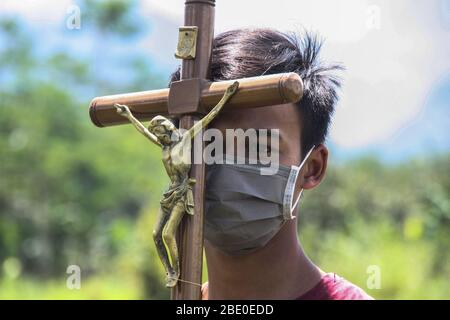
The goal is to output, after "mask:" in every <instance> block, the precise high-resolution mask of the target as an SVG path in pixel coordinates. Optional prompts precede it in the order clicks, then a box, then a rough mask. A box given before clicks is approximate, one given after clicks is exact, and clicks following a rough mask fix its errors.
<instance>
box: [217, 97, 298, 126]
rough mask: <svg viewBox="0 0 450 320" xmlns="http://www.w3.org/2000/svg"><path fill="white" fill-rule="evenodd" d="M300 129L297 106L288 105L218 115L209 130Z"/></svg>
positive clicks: (225, 112)
mask: <svg viewBox="0 0 450 320" xmlns="http://www.w3.org/2000/svg"><path fill="white" fill-rule="evenodd" d="M299 127H300V112H299V110H298V106H297V105H295V104H293V103H289V104H281V105H276V106H268V107H262V108H257V109H242V110H233V111H228V112H227V111H226V109H225V110H224V112H223V113H221V114H220V115H219V117H218V118H216V119H215V120H214V121H213V122H212V123H211V125H210V128H217V129H219V130H225V129H238V128H239V129H244V130H245V129H280V130H288V129H289V130H293V129H295V128H297V129H298V128H299Z"/></svg>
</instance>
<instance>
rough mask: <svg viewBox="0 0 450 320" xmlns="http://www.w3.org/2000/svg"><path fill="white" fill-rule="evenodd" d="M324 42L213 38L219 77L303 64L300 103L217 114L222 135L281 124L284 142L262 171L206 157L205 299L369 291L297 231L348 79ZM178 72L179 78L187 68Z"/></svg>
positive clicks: (269, 36)
mask: <svg viewBox="0 0 450 320" xmlns="http://www.w3.org/2000/svg"><path fill="white" fill-rule="evenodd" d="M320 47H321V44H320V42H319V41H318V40H317V38H316V37H313V36H311V35H309V34H306V35H304V36H303V37H299V36H295V35H286V34H283V33H281V32H277V31H274V30H270V29H253V30H248V29H243V30H233V31H229V32H225V33H223V34H220V35H218V36H217V37H216V38H215V40H214V45H213V56H212V62H211V80H212V81H221V80H231V79H239V78H244V77H253V76H261V75H267V74H275V73H283V72H296V73H298V74H299V75H300V76H301V78H302V80H303V82H304V95H303V98H302V100H301V101H300V102H299V103H297V104H283V105H276V106H269V107H264V108H258V109H257V110H239V111H233V112H227V111H226V107H225V109H224V110H223V111H222V113H221V114H220V116H219V117H218V118H217V119H216V120H214V121H213V122H212V123H211V126H210V128H216V129H219V130H220V131H221V132H223V134H224V136H225V130H226V129H237V128H241V129H243V130H247V129H278V130H279V150H273V149H272V150H271V152H279V163H280V170H279V172H278V173H277V174H276V175H274V176H261V175H260V174H259V173H258V174H257V173H256V172H257V171H255V170H253V169H252V167H250V166H247V167H245V166H236V165H235V166H233V165H222V164H217V165H209V166H207V179H206V206H205V251H206V260H207V268H208V278H209V282H208V283H206V284H204V286H203V288H202V294H203V299H371V297H370V296H368V295H367V294H366V293H365V292H364V291H363V290H361V289H360V288H358V287H356V286H355V285H353V284H351V283H350V282H348V281H346V280H344V279H342V278H339V277H338V276H336V275H334V274H329V273H325V272H323V271H322V270H320V269H319V267H317V266H316V265H314V263H313V262H311V260H309V259H308V257H307V256H306V254H305V253H304V251H303V249H302V247H301V245H300V243H299V241H298V238H297V235H298V233H297V219H292V218H294V216H295V211H294V210H293V209H295V208H296V207H297V204H296V202H295V200H296V199H297V198H298V197H299V195H300V192H301V190H310V189H313V188H315V187H316V186H318V185H319V183H320V182H321V181H322V179H323V178H324V175H325V171H326V168H327V160H328V150H327V148H326V147H325V145H324V144H323V143H324V141H325V137H326V135H327V131H328V126H329V123H330V119H331V116H332V113H333V111H334V106H335V103H336V101H337V92H336V90H337V89H338V88H339V86H340V83H339V78H338V77H337V76H336V75H335V72H337V71H340V70H341V69H342V68H341V67H340V66H337V65H328V66H326V65H322V64H321V63H320V61H319V60H318V53H319V50H320ZM171 80H172V81H176V80H179V71H177V72H175V73H174V74H173V75H172V79H171ZM230 143H231V142H230V141H225V144H226V145H228V144H230ZM302 162H303V164H302V166H301V169H300V170H299V164H300V163H302ZM292 166H296V167H292ZM296 170H297V171H296ZM292 172H294V174H292ZM297 172H298V177H297V179H295V177H296V174H295V173H297ZM292 177H294V179H291V178H292ZM292 181H294V183H293V182H292ZM289 184H292V186H291V187H289ZM286 199H287V201H286ZM299 203H301V201H300V202H299ZM292 204H293V207H294V208H292ZM291 215H294V216H291Z"/></svg>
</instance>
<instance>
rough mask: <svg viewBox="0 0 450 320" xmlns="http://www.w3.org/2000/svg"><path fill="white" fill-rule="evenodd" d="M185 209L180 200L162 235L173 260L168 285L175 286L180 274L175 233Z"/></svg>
mask: <svg viewBox="0 0 450 320" xmlns="http://www.w3.org/2000/svg"><path fill="white" fill-rule="evenodd" d="M184 211H185V210H184V203H183V201H178V202H177V203H176V204H175V206H174V207H173V209H172V212H171V213H170V217H169V221H167V224H166V226H165V227H164V229H163V235H162V236H163V239H164V242H165V243H166V245H167V249H168V251H169V255H170V259H171V260H172V274H169V276H170V278H169V279H168V281H167V284H166V287H174V286H175V285H176V284H177V281H178V277H179V276H180V260H179V258H178V247H177V241H176V239H175V235H176V232H177V229H178V225H179V224H180V221H181V218H183V215H184Z"/></svg>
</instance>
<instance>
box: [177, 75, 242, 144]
mask: <svg viewBox="0 0 450 320" xmlns="http://www.w3.org/2000/svg"><path fill="white" fill-rule="evenodd" d="M238 88H239V82H238V81H235V82H234V83H233V84H232V85H231V86H229V87H228V88H227V90H226V91H225V94H224V95H223V97H222V99H220V101H219V103H218V104H217V105H216V106H215V107H214V108H213V109H212V110H211V111H210V112H209V113H208V114H207V115H206V116H204V117H203V118H202V119H201V120H200V121H199V122H197V123H196V124H194V125H193V126H192V128H190V129H189V131H188V132H187V134H186V135H185V136H186V137H190V138H191V139H193V138H194V137H195V136H196V135H197V134H198V133H199V132H200V131H201V130H202V129H204V128H206V127H207V126H208V124H209V123H210V122H211V121H212V120H213V119H214V118H215V117H216V116H217V114H218V113H219V112H220V110H222V108H223V106H224V105H225V104H226V103H227V102H228V100H230V98H231V97H232V96H233V95H234V94H235V93H236V91H237V89H238Z"/></svg>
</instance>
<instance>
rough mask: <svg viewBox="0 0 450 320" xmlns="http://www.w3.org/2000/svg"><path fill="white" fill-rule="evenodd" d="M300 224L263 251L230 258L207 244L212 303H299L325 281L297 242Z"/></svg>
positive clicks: (281, 233)
mask: <svg viewBox="0 0 450 320" xmlns="http://www.w3.org/2000/svg"><path fill="white" fill-rule="evenodd" d="M295 224H296V220H293V221H288V222H287V223H286V224H285V225H284V226H283V228H282V229H281V230H280V231H279V232H278V233H277V235H275V237H274V238H273V239H272V240H271V241H270V242H269V243H268V244H267V245H266V246H265V247H264V248H262V249H260V250H258V251H256V252H255V253H252V254H249V255H244V256H229V255H226V254H224V253H222V252H220V251H218V250H217V249H215V248H213V247H211V245H209V244H208V243H206V246H205V249H206V260H207V265H208V279H209V281H208V299H211V300H213V299H227V300H228V299H236V300H242V299H295V298H297V297H300V296H301V295H303V294H304V293H306V292H307V291H309V290H310V289H312V288H313V287H314V286H315V285H316V284H317V283H318V282H319V281H320V279H321V277H322V274H323V272H322V271H320V270H319V268H317V267H316V266H315V265H314V264H313V263H312V262H311V261H310V260H309V259H308V257H306V255H305V254H304V252H303V250H302V248H301V246H300V244H299V243H298V239H297V228H296V225H295Z"/></svg>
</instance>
